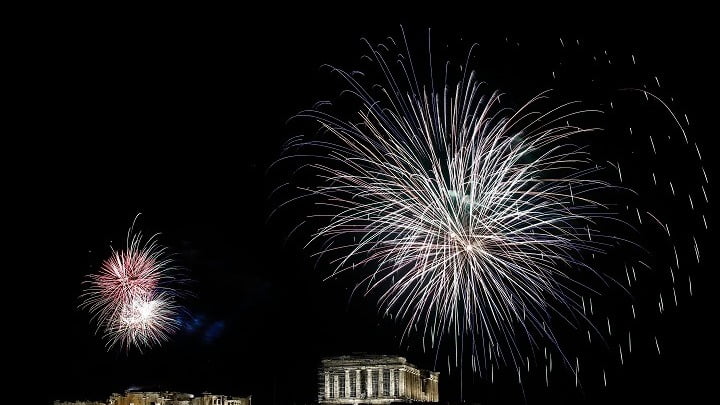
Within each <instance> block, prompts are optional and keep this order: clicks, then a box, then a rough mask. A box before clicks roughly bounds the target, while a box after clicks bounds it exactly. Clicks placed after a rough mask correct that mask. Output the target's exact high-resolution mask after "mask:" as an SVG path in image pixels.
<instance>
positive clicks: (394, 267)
mask: <svg viewBox="0 0 720 405" xmlns="http://www.w3.org/2000/svg"><path fill="white" fill-rule="evenodd" d="M388 40H389V41H388V42H387V43H386V44H381V45H379V46H377V47H375V46H372V45H371V44H370V43H367V45H368V49H369V50H370V53H369V55H368V56H367V59H368V60H369V61H370V62H371V63H373V64H374V65H375V66H376V67H377V69H378V71H379V72H380V73H381V77H382V78H383V82H382V83H380V84H378V83H376V82H373V81H372V80H370V81H367V80H366V79H367V77H365V75H364V74H361V73H359V72H355V71H353V72H348V71H344V70H341V69H336V68H333V69H332V70H333V72H335V73H337V74H338V75H340V76H341V77H342V78H343V79H344V81H345V82H346V83H347V84H348V85H349V87H348V89H347V91H346V92H344V93H346V94H348V93H349V94H350V95H351V97H350V98H351V99H352V101H350V102H349V104H350V105H352V107H350V108H347V109H349V110H350V111H353V112H354V114H353V115H352V116H351V117H350V118H348V116H347V115H346V114H342V113H340V114H338V113H336V112H328V111H327V110H326V109H324V108H323V107H324V105H322V104H324V103H321V106H320V107H317V108H316V109H313V110H308V111H303V112H302V113H300V114H299V115H300V116H301V117H309V118H311V119H313V120H315V121H316V122H318V123H319V124H320V125H321V127H322V129H323V131H322V132H324V134H323V135H320V136H318V137H314V138H310V139H308V138H305V137H297V138H295V139H292V140H291V141H290V142H289V144H288V152H287V155H288V157H294V158H301V159H303V160H308V159H309V160H310V162H309V163H305V164H304V165H303V169H304V170H309V171H310V172H311V173H313V174H314V176H315V177H314V179H315V180H314V181H311V182H310V183H309V184H310V185H308V186H303V187H301V188H302V190H303V191H304V194H303V196H302V197H299V198H304V197H312V198H313V199H314V201H315V206H314V210H315V213H314V214H313V215H310V217H311V220H310V222H311V223H312V224H319V225H318V228H317V230H316V232H315V233H314V235H313V236H312V238H311V244H313V243H314V244H315V246H319V249H318V253H317V254H318V255H320V256H325V257H329V258H330V259H329V260H330V263H331V264H332V266H333V269H334V270H333V272H332V276H334V275H336V274H338V273H341V272H345V271H348V270H350V271H358V269H359V271H362V269H365V270H367V269H370V271H369V275H367V273H366V276H364V277H363V278H362V281H361V282H359V283H358V286H361V287H363V288H365V289H366V291H377V292H378V293H379V296H380V307H381V311H382V312H384V313H385V314H391V315H392V316H394V317H395V318H397V319H401V320H403V321H404V323H405V336H407V335H409V334H411V333H414V332H415V331H417V332H418V333H419V334H421V335H422V337H423V344H424V342H425V339H428V340H429V341H430V342H431V344H432V345H437V344H438V341H439V340H441V339H443V337H450V339H452V340H454V342H455V343H454V344H455V347H456V349H458V348H462V347H464V348H465V349H463V350H466V349H467V348H469V349H470V350H471V351H472V355H473V369H476V368H483V366H481V365H480V363H482V364H483V365H484V367H485V368H490V367H495V366H501V365H506V366H507V365H509V366H512V368H513V369H517V373H518V377H519V376H520V367H521V366H524V365H527V367H528V369H529V368H530V363H531V361H530V358H529V357H528V350H530V351H535V350H540V351H542V352H544V359H545V360H544V363H545V376H546V381H547V378H548V377H547V376H548V370H552V359H551V358H549V356H552V354H550V355H548V351H547V347H548V346H550V347H551V348H554V349H556V351H557V352H558V353H559V354H560V356H561V362H562V363H564V364H565V365H567V366H568V368H571V369H573V371H574V373H575V376H576V384H577V381H578V380H577V375H578V370H579V361H578V359H577V358H575V359H572V358H571V357H569V356H565V353H564V351H563V348H562V346H561V343H560V342H559V341H558V337H557V335H556V333H555V328H556V327H557V326H558V325H559V324H564V325H565V326H569V327H570V328H571V329H575V330H577V332H576V334H579V335H580V336H584V335H585V332H587V338H588V340H591V335H592V334H596V333H597V334H598V335H601V332H599V331H598V330H597V329H596V327H595V326H594V323H596V322H597V321H596V320H591V319H589V318H590V317H591V313H592V312H593V309H592V299H589V300H588V299H587V298H586V297H587V296H592V295H598V294H599V292H598V291H596V290H594V288H595V286H600V287H602V286H609V285H612V286H613V288H617V289H619V290H621V291H623V293H627V291H628V289H629V288H630V284H631V277H630V270H629V269H632V274H633V279H636V277H635V269H634V267H633V266H644V267H648V268H649V267H650V265H649V264H647V263H646V262H642V261H637V258H627V260H626V259H625V258H617V257H615V258H614V260H611V261H610V262H612V263H613V264H612V265H608V264H607V263H605V266H606V267H607V266H615V267H617V264H618V263H619V264H622V263H623V262H625V263H626V264H625V273H623V275H625V274H627V284H625V283H622V282H621V280H618V279H617V278H618V274H615V273H612V274H611V273H607V272H605V271H604V270H605V269H604V268H603V269H601V268H599V267H601V266H596V265H595V263H594V262H595V260H596V256H603V255H604V254H606V253H608V252H615V253H617V254H616V255H615V256H618V255H628V252H633V251H642V248H640V247H639V246H638V245H637V244H636V243H635V242H633V237H634V236H637V235H638V234H639V233H640V232H642V231H641V230H640V229H638V226H639V225H643V221H642V217H645V218H646V219H647V220H646V224H645V225H643V226H647V225H648V224H647V223H648V222H649V223H652V224H654V225H653V226H655V227H656V228H657V225H660V229H661V230H662V233H663V236H664V233H665V231H666V230H667V229H668V227H667V224H665V223H663V222H662V220H661V219H658V215H659V214H657V213H656V214H653V213H652V212H651V211H647V210H646V211H641V209H639V208H637V207H641V205H640V204H638V203H637V202H636V201H635V202H634V199H635V197H636V196H637V192H636V191H635V190H632V187H631V186H628V185H627V184H625V183H623V177H622V168H621V166H620V163H619V162H615V161H608V160H607V155H608V154H607V153H605V154H600V155H602V158H599V157H598V156H595V155H594V154H593V153H592V151H591V150H590V149H591V148H590V146H589V145H592V144H593V141H592V138H593V137H595V136H597V134H598V133H601V132H602V131H601V130H599V129H598V128H596V123H597V122H599V121H598V120H596V119H595V117H597V116H602V115H603V114H604V113H605V112H606V111H600V110H597V109H591V108H587V107H584V106H583V104H582V103H581V102H578V101H571V102H565V103H558V102H556V101H554V100H553V92H551V91H545V92H541V93H539V94H538V95H537V96H535V97H532V98H531V99H529V100H528V101H527V102H524V103H516V104H514V105H512V106H510V107H508V105H507V104H505V103H501V98H504V97H505V95H503V94H502V93H500V92H497V91H493V90H492V89H489V88H488V85H487V84H486V83H483V82H481V81H480V80H479V79H478V78H477V77H476V73H475V72H474V71H473V70H472V69H470V66H469V63H470V62H469V61H470V56H468V58H467V61H466V63H465V65H463V66H461V68H460V69H459V74H456V75H452V74H450V73H449V70H450V69H449V67H448V66H449V65H446V68H445V72H444V81H443V83H442V85H440V86H436V85H435V83H434V80H433V71H432V69H433V66H432V63H430V66H429V67H430V69H429V70H430V71H429V73H428V77H429V78H430V80H429V81H425V84H423V80H421V79H419V75H417V74H416V67H415V66H414V65H413V62H412V58H411V56H410V54H409V52H404V51H400V52H399V53H393V52H392V51H390V49H391V48H392V47H393V46H397V44H396V43H395V41H394V40H392V38H388ZM561 43H562V40H561ZM562 44H563V46H565V44H564V43H562ZM407 49H408V48H407V47H405V50H407ZM470 52H471V53H472V50H471V51H470ZM387 55H391V58H392V59H391V60H389V59H388V58H387ZM634 62H635V58H634V56H633V63H634ZM554 76H555V74H554V73H553V77H554ZM638 94H640V95H644V97H645V98H646V99H647V100H650V99H652V98H655V99H656V100H657V101H660V103H661V104H662V105H663V106H664V107H665V108H667V105H665V104H664V103H663V102H662V101H661V100H660V99H658V98H657V97H655V96H654V95H652V94H651V93H649V92H647V91H645V90H640V91H639V92H638ZM610 108H613V106H612V104H610ZM666 113H668V116H671V117H672V118H673V119H674V120H675V123H677V124H678V125H679V122H678V120H677V118H676V117H675V116H674V114H672V112H670V111H669V109H667V110H666ZM680 130H681V131H682V127H681V126H680ZM630 132H632V129H630ZM682 134H683V136H685V143H686V144H687V137H686V135H685V133H684V132H682ZM651 142H652V137H651ZM652 146H653V152H656V151H655V145H654V144H653V145H652ZM698 155H699V153H698ZM630 177H631V176H630ZM653 179H655V174H654V173H653ZM670 186H671V187H672V183H670ZM703 192H704V189H703ZM674 193H675V190H674V189H673V196H674ZM691 203H692V199H691ZM641 208H642V207H641ZM628 212H632V214H633V216H634V214H635V213H637V220H638V222H639V224H638V223H634V224H631V223H630V219H632V218H633V217H629V216H628V215H629V214H628ZM703 219H704V217H703ZM667 234H668V235H667V237H669V231H667ZM693 241H694V239H693ZM673 249H674V247H673ZM695 249H696V251H697V244H695ZM606 257H607V256H606ZM675 257H676V259H677V251H675ZM698 261H699V257H698ZM628 262H629V263H631V264H630V265H628V264H627V263H628ZM658 262H662V260H658ZM671 272H672V269H671ZM674 282H675V278H674V275H673V283H674ZM674 293H675V289H674V287H673V294H674ZM661 301H662V296H661ZM587 305H589V307H590V310H589V311H588V310H587ZM588 312H590V313H588ZM632 316H633V318H634V316H635V307H634V306H633V307H632ZM603 321H605V319H603ZM607 330H608V333H607V334H608V335H612V331H611V322H610V318H609V317H608V318H607ZM627 340H628V343H626V345H631V343H630V341H631V337H630V335H629V334H628V335H627ZM465 341H469V344H467V345H466V344H465V343H464V342H465ZM655 342H656V344H657V339H655ZM619 350H620V362H621V363H622V355H623V354H622V353H623V344H622V343H620V344H619ZM658 350H659V348H658ZM548 360H549V367H548ZM523 368H524V367H523ZM602 375H603V379H605V372H604V371H603V374H602Z"/></svg>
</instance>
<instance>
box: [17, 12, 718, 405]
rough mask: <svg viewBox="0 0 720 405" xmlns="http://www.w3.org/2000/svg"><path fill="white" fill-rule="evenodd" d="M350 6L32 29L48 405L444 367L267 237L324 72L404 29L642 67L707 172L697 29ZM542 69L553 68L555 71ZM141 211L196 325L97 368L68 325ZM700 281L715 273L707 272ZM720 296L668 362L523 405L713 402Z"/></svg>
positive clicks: (81, 325) (706, 101)
mask: <svg viewBox="0 0 720 405" xmlns="http://www.w3.org/2000/svg"><path fill="white" fill-rule="evenodd" d="M277 7H280V6H277ZM357 7H358V9H357V10H352V11H340V10H331V12H334V13H336V14H334V15H333V16H323V15H320V14H318V13H314V12H312V10H305V13H300V12H299V11H298V12H297V13H295V12H288V13H287V15H282V16H280V15H274V14H272V13H275V12H277V10H265V11H263V12H260V11H257V12H253V13H250V12H249V11H248V12H233V13H229V12H219V14H217V15H214V13H208V12H202V13H200V12H197V13H196V12H194V11H193V10H183V11H182V12H177V10H164V11H162V12H157V13H156V12H153V13H152V15H149V14H146V13H145V12H137V13H135V12H130V13H126V12H123V13H120V14H116V13H106V12H102V13H98V14H97V15H96V16H95V17H93V18H85V17H80V14H79V10H78V13H77V14H76V13H74V12H73V11H72V10H63V11H64V12H65V13H67V14H69V16H68V17H67V18H65V17H63V18H54V16H53V15H52V13H50V15H44V16H43V20H42V21H46V20H45V19H47V24H45V23H37V22H36V25H32V26H31V27H29V28H27V31H28V32H27V33H26V34H27V36H30V37H32V38H33V41H32V42H33V46H32V47H28V48H27V49H25V52H26V53H27V58H24V59H23V60H22V61H21V62H22V63H21V64H22V65H23V66H24V67H25V68H26V70H27V72H26V73H28V75H29V76H30V77H31V78H32V79H31V80H28V82H27V89H28V91H27V93H26V96H27V98H28V100H29V101H28V103H29V104H28V105H32V106H33V108H34V109H35V111H37V114H30V117H29V119H28V121H27V123H26V125H25V126H24V127H23V130H22V131H23V134H24V137H25V139H26V140H25V142H26V143H27V144H26V145H25V146H23V149H24V151H25V152H26V153H27V155H28V159H27V160H26V165H27V173H28V176H27V178H21V177H20V176H21V175H19V176H18V177H17V178H16V181H17V183H18V184H19V185H21V186H22V189H23V190H24V191H23V195H24V196H26V197H28V200H29V201H30V202H29V203H28V204H24V205H25V208H29V210H28V212H27V213H25V211H22V212H23V214H22V215H23V216H22V219H23V221H24V222H25V223H26V224H27V225H26V229H30V230H31V232H30V233H31V236H29V237H28V240H27V242H28V243H27V244H28V245H30V246H33V247H34V248H35V249H37V250H36V251H35V252H34V253H33V255H34V256H32V257H30V260H26V261H25V265H24V269H23V271H26V272H27V277H28V278H38V279H39V280H41V281H40V285H39V287H40V294H39V296H40V303H41V304H38V308H37V309H35V308H30V309H28V310H29V311H32V312H33V313H29V314H28V316H29V317H31V318H32V319H36V321H34V322H33V323H35V325H34V326H33V328H34V329H35V333H34V334H33V336H35V337H33V338H31V340H32V341H33V342H35V340H34V339H37V344H34V345H33V351H34V352H35V353H36V354H37V356H36V357H37V358H38V359H39V364H38V367H37V369H38V374H37V375H36V377H35V378H36V379H37V382H38V383H39V384H40V385H41V386H42V387H43V388H42V390H43V393H42V395H43V396H44V398H43V399H47V400H50V399H59V398H64V399H74V398H104V397H106V396H107V395H108V394H109V393H110V392H117V391H122V390H124V389H126V388H128V387H130V386H142V385H160V386H162V387H166V388H169V389H178V390H185V391H191V392H199V391H202V390H210V391H215V392H227V393H231V394H250V393H252V394H253V395H254V398H256V400H257V403H258V404H262V403H266V404H268V403H274V402H273V401H276V402H275V403H293V402H292V401H297V402H296V403H302V401H308V402H309V401H311V400H312V399H313V398H314V393H315V389H316V382H315V378H316V376H315V368H316V366H317V363H318V361H319V359H320V357H321V356H323V355H332V354H340V353H347V352H356V351H368V352H379V353H398V354H401V355H406V356H407V357H408V358H409V359H410V360H411V361H413V362H415V363H417V364H418V365H420V366H423V367H433V355H432V354H431V353H429V354H423V353H422V352H419V351H418V350H417V348H411V349H410V350H409V351H408V350H406V348H404V347H400V346H399V344H398V339H397V338H398V336H399V334H400V333H401V326H399V325H397V324H395V323H393V322H391V321H387V320H381V318H380V316H378V315H377V313H376V310H375V305H374V302H373V301H372V300H370V299H364V298H362V297H356V298H353V299H352V300H349V295H350V288H351V287H352V284H351V283H350V282H349V281H348V280H342V279H341V280H336V281H329V282H322V278H323V276H324V275H326V274H327V273H326V272H325V271H326V269H325V268H323V267H322V264H320V265H319V266H318V267H317V268H315V262H314V260H313V259H312V258H311V257H310V251H305V250H303V249H302V245H303V240H302V238H297V239H293V238H291V239H290V240H289V241H286V236H287V234H288V233H289V231H290V229H292V227H293V223H291V222H292V221H294V220H297V219H299V218H300V217H301V215H303V213H300V212H294V211H292V209H290V210H289V211H287V212H284V213H283V214H282V215H280V216H279V217H278V219H273V220H270V221H268V216H269V213H270V211H271V210H272V209H273V207H274V205H275V204H277V201H274V200H272V199H271V198H269V194H270V192H271V190H272V189H273V188H274V187H275V186H277V184H278V182H282V181H284V180H283V179H284V177H286V176H288V173H287V172H283V171H282V170H280V171H271V172H269V173H268V166H269V164H270V163H271V162H273V161H274V160H275V159H276V158H277V157H278V156H279V155H280V152H281V145H282V143H283V141H284V140H285V139H287V137H289V136H292V135H294V134H296V133H297V131H298V129H297V127H295V126H293V125H292V124H287V120H288V118H289V117H291V116H292V115H293V114H295V113H297V112H298V111H299V110H301V109H303V108H307V107H310V106H312V104H313V103H314V102H315V101H316V100H319V99H323V98H328V97H330V96H333V94H334V93H333V92H337V91H338V90H339V88H340V87H339V86H338V82H337V81H336V80H334V78H333V77H332V76H331V75H330V74H328V73H327V72H326V71H323V70H321V69H320V66H321V65H322V64H324V63H331V64H337V65H340V66H346V67H348V68H350V69H351V70H352V68H353V67H354V66H355V64H357V61H358V59H359V56H360V55H361V54H362V49H363V48H362V44H361V42H360V38H361V37H363V36H368V37H370V38H373V39H382V38H384V37H385V36H387V35H393V36H396V37H397V36H398V35H399V25H400V24H403V25H404V26H405V28H406V29H407V30H408V32H410V33H411V35H414V36H416V37H417V38H423V36H424V35H425V29H426V28H427V27H428V26H429V27H432V28H433V30H434V34H433V35H434V36H435V38H440V39H438V40H441V39H442V38H443V35H444V36H446V37H447V38H457V37H458V36H459V35H462V36H464V37H466V38H468V40H475V41H481V40H483V39H484V38H489V40H488V41H489V42H492V41H495V43H497V42H502V39H503V38H505V37H506V36H510V37H511V38H517V39H518V40H519V41H521V44H524V43H526V42H523V41H529V42H528V43H533V42H532V41H538V42H541V41H546V42H547V43H549V42H550V41H557V38H558V37H559V36H561V35H563V36H566V37H577V38H582V39H583V40H584V41H588V42H589V43H594V44H605V46H607V48H608V49H620V50H628V49H631V50H633V51H636V52H637V53H638V54H640V55H643V57H644V60H645V61H647V63H648V66H649V67H651V68H652V69H656V70H657V71H658V72H662V73H663V75H664V77H667V78H668V79H667V80H668V82H669V83H670V84H669V86H671V87H673V86H674V87H673V89H674V91H673V92H674V93H675V94H677V97H678V98H681V99H682V100H684V104H683V106H684V108H685V110H687V111H690V112H691V114H692V116H693V117H695V119H696V120H697V121H698V123H697V126H696V130H695V132H694V136H696V137H697V138H699V139H700V141H701V142H704V144H705V153H706V155H708V156H712V155H714V152H715V151H716V150H715V149H714V148H713V146H712V145H711V144H710V142H712V141H713V139H712V138H714V136H715V135H714V132H715V130H714V129H713V128H715V126H714V121H715V116H714V115H715V114H716V111H715V107H716V104H717V103H716V101H713V98H714V97H713V94H715V93H714V92H713V90H712V89H713V88H715V86H716V85H715V83H714V81H715V79H716V78H715V76H714V75H715V72H716V69H715V68H716V65H715V62H714V61H713V58H714V55H713V53H714V50H715V48H716V44H715V43H714V40H713V38H711V32H712V31H713V30H712V27H711V26H709V25H707V24H706V22H707V21H706V20H705V19H702V18H699V17H697V16H687V15H681V16H673V15H671V14H672V13H671V12H668V13H666V15H664V16H662V17H655V16H638V17H634V16H633V17H630V16H626V17H624V18H618V17H617V16H613V15H612V14H610V15H608V16H607V17H605V16H603V17H602V18H599V20H600V21H598V22H594V23H587V24H584V23H582V21H577V20H578V19H577V18H576V19H575V20H576V21H575V23H573V24H568V23H567V20H566V19H565V18H564V17H562V16H560V15H555V16H552V17H548V18H549V19H545V18H539V17H538V18H537V19H530V18H528V19H527V20H528V22H525V20H523V21H520V20H518V19H516V18H514V17H512V15H510V14H507V13H502V14H499V15H491V14H492V13H488V14H486V15H482V16H478V17H477V18H475V17H474V16H470V15H467V14H468V13H466V12H463V11H462V10H454V11H453V10H445V11H443V12H437V13H434V12H427V13H424V15H421V16H419V17H412V16H409V15H404V14H400V13H390V12H388V13H385V12H384V11H381V10H375V11H373V10H367V9H363V8H362V7H361V5H360V4H358V5H357ZM269 8H270V9H272V7H269ZM65 13H64V14H63V15H65ZM457 14H460V15H462V16H461V17H458V16H457ZM580 14H581V15H582V16H581V17H579V19H581V20H582V19H585V18H586V17H587V16H588V14H587V13H580ZM578 22H579V23H578ZM33 27H37V29H35V28H33ZM413 33H414V34H413ZM418 46H420V44H419V45H418ZM420 49H422V48H420ZM529 52H531V53H532V52H534V51H529ZM535 53H536V54H535ZM535 53H533V55H534V56H533V57H535V58H537V59H536V60H537V62H538V64H539V65H542V66H544V65H545V63H546V61H545V60H544V59H543V58H544V57H547V58H548V59H550V58H552V57H553V56H552V55H544V54H543V53H542V52H535ZM462 56H464V53H463V52H459V53H458V56H457V57H458V58H461V57H462ZM31 61H32V62H31ZM489 62H492V60H490V61H489ZM491 66H492V65H491ZM489 69H492V68H491V67H490V68H489ZM545 73H547V71H545ZM523 80H526V81H528V82H530V81H531V79H527V78H525V79H523ZM505 84H506V83H504V82H502V80H499V83H498V85H500V86H502V85H505ZM537 87H538V88H532V89H531V91H536V90H540V87H541V86H537ZM710 129H713V130H712V131H710ZM679 163H682V162H679ZM32 173H39V174H32ZM710 173H712V167H711V168H710ZM711 176H712V175H711ZM21 201H22V200H21ZM139 212H141V213H142V217H141V219H140V224H141V226H142V228H143V230H144V231H145V232H146V233H154V232H161V233H162V235H161V236H160V239H161V241H162V242H163V243H164V244H166V245H167V246H168V247H169V248H170V249H171V250H172V251H173V252H175V253H177V260H178V263H179V264H181V265H182V266H184V267H186V268H187V269H189V271H190V273H189V274H190V276H191V278H192V279H193V280H194V282H193V283H192V284H190V286H189V287H190V288H191V289H192V290H193V291H194V293H195V296H194V297H193V298H190V299H188V300H187V302H186V303H187V307H188V310H189V312H190V313H191V314H192V316H193V317H194V319H196V320H197V327H196V328H194V330H189V329H186V330H183V331H181V332H180V333H179V334H178V335H177V336H176V337H175V338H174V339H173V340H172V341H170V342H168V343H166V344H165V345H163V346H162V347H160V348H156V349H154V350H151V351H149V352H147V353H145V354H143V355H140V354H137V353H129V354H127V353H124V352H119V351H117V350H115V351H111V352H107V351H106V350H105V349H104V346H103V342H102V341H101V339H100V338H99V337H97V336H94V335H93V334H92V330H91V326H90V325H89V319H88V316H87V314H86V313H84V312H82V311H80V310H78V309H77V305H78V304H79V300H78V295H79V294H80V291H81V281H82V280H83V277H84V276H85V274H87V273H88V272H90V271H92V270H94V269H97V267H98V265H99V264H100V263H101V261H102V259H103V258H104V256H105V255H106V254H107V253H108V251H109V245H110V243H111V241H112V243H113V245H114V246H116V247H120V245H119V244H120V243H121V242H122V240H123V238H124V236H125V232H126V230H127V227H128V226H129V225H130V223H131V221H132V219H133V217H134V216H135V215H136V214H137V213H139ZM711 226H712V225H711ZM706 266H707V267H706V268H705V270H706V271H710V270H713V269H714V268H715V267H714V266H713V265H712V259H710V260H708V261H707V262H706ZM712 277H714V276H709V275H707V274H705V273H700V274H698V276H697V283H696V285H697V288H696V295H695V297H694V298H693V299H692V300H688V301H686V304H684V305H682V306H681V308H680V310H678V311H675V312H672V313H670V314H669V315H668V317H667V319H666V321H664V323H663V324H662V325H661V328H662V329H663V331H664V336H665V337H664V342H665V343H664V354H663V356H662V357H660V358H658V357H657V356H651V355H649V354H648V355H643V354H638V355H637V356H636V357H634V358H633V359H632V361H629V362H628V365H627V366H626V367H625V368H623V369H621V370H620V371H618V372H616V373H615V374H614V376H613V380H614V383H613V384H611V385H610V386H609V387H608V388H605V389H602V388H601V387H597V386H595V385H597V384H595V385H593V386H591V387H587V388H585V389H584V390H576V389H575V388H574V387H572V388H570V387H571V385H567V386H565V385H563V384H557V385H556V386H552V385H551V387H550V389H545V388H543V387H542V385H541V384H540V385H538V384H534V383H529V385H528V387H526V393H525V394H526V395H527V399H528V403H531V404H532V403H535V404H538V403H555V404H564V403H637V402H641V403H654V404H665V403H668V404H669V403H676V402H680V403H694V402H700V400H701V399H702V400H704V399H705V396H706V395H711V396H710V397H713V396H716V394H717V389H716V388H715V386H714V384H715V380H716V378H715V377H716V374H717V372H716V365H715V361H714V357H715V356H716V351H717V350H716V349H715V347H716V346H715V344H716V343H715V340H716V337H715V335H714V332H711V331H712V330H713V329H714V326H715V325H714V321H715V320H716V319H717V315H716V313H715V310H714V309H715V305H716V304H715V302H714V300H713V299H712V298H713V294H714V292H713V286H714V283H713V282H712V281H713V280H711V278H712ZM31 283H32V284H33V285H35V284H36V283H37V280H32V281H31ZM438 368H439V369H440V370H441V372H442V373H443V374H442V377H441V379H442V385H441V390H442V391H441V396H442V397H443V398H446V399H454V398H456V397H457V396H458V391H459V388H458V385H459V381H460V380H461V379H460V378H459V377H458V376H457V375H456V374H453V375H451V376H448V375H447V373H446V367H444V366H443V364H442V363H441V365H440V366H439V367H438ZM464 382H465V390H466V392H471V393H473V394H470V395H475V396H476V397H477V399H478V400H480V401H481V403H483V404H505V403H508V404H509V403H523V401H524V400H523V394H522V393H521V391H520V389H519V387H518V385H517V384H512V383H510V382H508V383H502V382H501V383H497V384H494V385H490V384H487V383H486V382H477V380H476V381H475V382H473V379H472V378H471V377H468V376H467V375H465V378H464ZM468 386H473V387H474V388H468Z"/></svg>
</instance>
